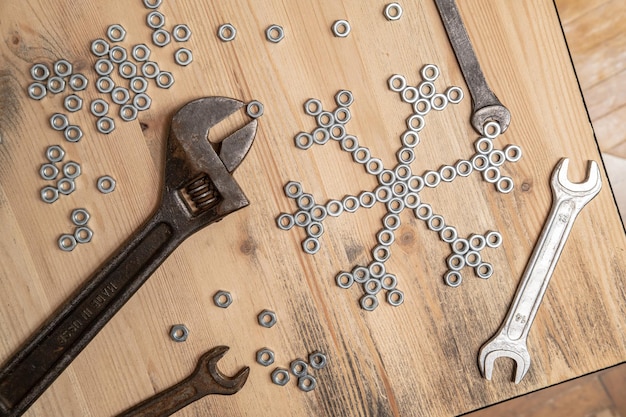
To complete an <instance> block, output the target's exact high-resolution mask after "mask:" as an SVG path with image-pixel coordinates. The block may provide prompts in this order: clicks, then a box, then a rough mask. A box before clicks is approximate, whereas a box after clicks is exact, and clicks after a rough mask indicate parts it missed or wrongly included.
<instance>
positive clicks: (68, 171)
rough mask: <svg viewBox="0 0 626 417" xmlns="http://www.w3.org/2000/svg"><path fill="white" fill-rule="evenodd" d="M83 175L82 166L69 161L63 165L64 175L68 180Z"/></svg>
mask: <svg viewBox="0 0 626 417" xmlns="http://www.w3.org/2000/svg"><path fill="white" fill-rule="evenodd" d="M80 174H81V169H80V164H79V163H78V162H74V161H68V162H66V163H65V164H63V175H65V176H66V177H67V178H70V179H75V178H78V177H79V176H80Z"/></svg>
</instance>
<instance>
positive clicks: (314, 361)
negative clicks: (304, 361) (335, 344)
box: [309, 350, 328, 369]
mask: <svg viewBox="0 0 626 417" xmlns="http://www.w3.org/2000/svg"><path fill="white" fill-rule="evenodd" d="M327 363H328V359H327V358H326V354H324V353H322V352H321V351H319V350H316V351H314V352H311V354H309V366H311V368H313V369H322V368H324V367H326V364H327Z"/></svg>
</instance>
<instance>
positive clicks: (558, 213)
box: [478, 158, 602, 384]
mask: <svg viewBox="0 0 626 417" xmlns="http://www.w3.org/2000/svg"><path fill="white" fill-rule="evenodd" d="M568 165H569V160H568V159H567V158H564V159H562V160H561V161H560V162H559V163H558V165H557V166H556V168H555V169H554V172H553V173H552V179H551V181H550V185H551V187H552V208H551V210H550V214H549V216H548V219H547V221H546V223H545V224H544V227H543V230H542V232H541V235H540V237H539V240H538V241H537V244H536V245H535V248H534V250H533V253H532V255H531V257H530V260H529V261H528V264H527V265H526V269H525V270H524V275H523V276H522V279H521V281H520V284H519V286H518V288H517V292H516V293H515V297H514V299H513V302H512V303H511V307H510V308H509V312H508V314H507V316H506V318H505V320H504V323H503V324H502V326H501V327H500V330H499V331H498V332H497V333H496V335H495V336H494V337H493V338H492V339H491V340H489V341H488V342H487V343H485V344H484V345H483V347H482V348H481V349H480V353H479V355H478V366H479V368H480V371H481V373H482V374H483V376H484V377H485V378H487V379H491V375H492V374H493V367H494V361H495V360H496V359H498V358H500V357H506V358H511V359H513V360H514V361H515V364H516V369H515V383H516V384H519V382H520V381H521V380H522V378H524V376H525V375H526V373H527V372H528V369H530V354H529V353H528V348H527V345H526V339H527V337H528V332H529V331H530V327H531V326H532V324H533V320H534V319H535V315H536V314H537V310H538V309H539V305H540V304H541V300H542V299H543V295H544V294H545V292H546V288H547V287H548V283H549V282H550V277H551V276H552V272H553V271H554V268H555V266H556V264H557V262H558V260H559V256H560V255H561V251H562V250H563V246H564V245H565V242H566V240H567V237H568V236H569V233H570V230H571V229H572V226H573V224H574V220H576V216H577V215H578V213H579V212H580V210H582V208H583V207H584V206H585V205H586V204H587V203H588V202H589V201H591V200H592V199H593V198H594V197H595V196H596V195H597V194H598V193H599V192H600V189H601V188H602V179H601V178H600V169H599V168H598V164H597V163H596V162H595V161H589V162H588V164H587V178H586V179H585V181H584V182H582V183H578V184H574V183H571V182H570V181H569V180H568V179H567V168H568Z"/></svg>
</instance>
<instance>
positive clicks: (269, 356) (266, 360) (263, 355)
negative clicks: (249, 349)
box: [256, 348, 274, 366]
mask: <svg viewBox="0 0 626 417" xmlns="http://www.w3.org/2000/svg"><path fill="white" fill-rule="evenodd" d="M256 361H257V363H259V364H261V365H263V366H270V365H271V364H273V363H274V351H273V350H271V349H269V348H263V349H259V350H258V351H257V352H256Z"/></svg>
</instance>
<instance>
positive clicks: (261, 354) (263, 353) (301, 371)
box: [257, 348, 328, 392]
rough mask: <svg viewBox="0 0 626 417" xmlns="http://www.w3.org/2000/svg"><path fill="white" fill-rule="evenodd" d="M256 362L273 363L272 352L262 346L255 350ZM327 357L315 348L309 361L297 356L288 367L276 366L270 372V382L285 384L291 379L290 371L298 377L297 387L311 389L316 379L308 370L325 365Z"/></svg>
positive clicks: (266, 364)
mask: <svg viewBox="0 0 626 417" xmlns="http://www.w3.org/2000/svg"><path fill="white" fill-rule="evenodd" d="M257 362H258V363H260V364H261V365H263V366H269V365H271V364H272V363H274V352H272V351H271V350H270V349H267V348H263V349H261V350H259V351H258V352H257ZM327 363H328V359H327V358H326V354H324V353H322V352H320V351H319V350H316V351H314V352H311V354H309V361H308V362H307V361H306V360H304V359H302V358H297V359H294V360H293V361H291V363H290V364H289V369H286V368H282V367H276V368H275V369H274V370H273V371H272V374H271V378H272V382H273V383H274V384H276V385H280V386H285V385H287V383H288V382H289V380H290V379H291V377H290V373H291V374H292V375H293V376H295V377H296V378H298V388H300V390H302V391H304V392H309V391H313V390H314V389H315V387H317V379H316V378H315V377H314V376H313V375H311V374H310V373H309V370H311V369H314V370H320V369H323V368H325V367H326V365H327Z"/></svg>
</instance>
